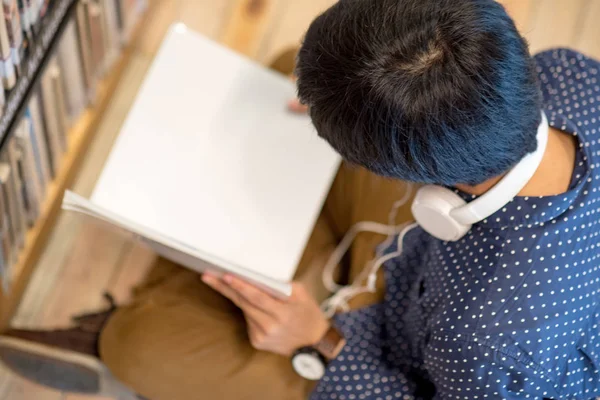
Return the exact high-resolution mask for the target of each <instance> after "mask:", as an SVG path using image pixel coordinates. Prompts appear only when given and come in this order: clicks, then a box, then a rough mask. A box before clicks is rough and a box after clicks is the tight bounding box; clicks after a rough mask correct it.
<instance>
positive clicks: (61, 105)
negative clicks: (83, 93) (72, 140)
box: [46, 60, 71, 153]
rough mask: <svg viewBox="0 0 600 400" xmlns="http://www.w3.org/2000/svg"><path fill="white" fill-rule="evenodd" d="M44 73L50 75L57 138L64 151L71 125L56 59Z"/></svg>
mask: <svg viewBox="0 0 600 400" xmlns="http://www.w3.org/2000/svg"><path fill="white" fill-rule="evenodd" d="M46 73H47V74H48V75H50V81H51V83H52V101H53V102H54V106H55V110H56V118H57V121H58V133H59V135H58V139H59V141H60V147H61V150H62V152H63V153H65V152H66V151H67V148H68V147H69V141H68V137H67V134H68V132H69V129H70V128H71V126H70V123H69V117H68V114H67V108H66V105H65V89H64V87H63V81H62V73H61V71H60V68H59V66H58V63H57V62H56V60H53V62H52V63H51V64H50V65H49V67H48V71H47V72H46Z"/></svg>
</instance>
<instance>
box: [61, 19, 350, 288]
mask: <svg viewBox="0 0 600 400" xmlns="http://www.w3.org/2000/svg"><path fill="white" fill-rule="evenodd" d="M294 95H295V87H294V85H293V83H292V82H291V81H290V80H289V79H288V77H285V76H281V75H279V74H277V73H275V72H273V71H270V70H267V69H266V68H264V67H262V66H260V65H257V64H255V63H253V62H252V61H250V60H247V59H245V58H243V57H240V56H239V55H237V54H235V53H233V52H232V51H230V50H228V49H226V48H224V47H222V46H220V45H218V44H216V43H214V42H212V41H210V40H208V39H206V38H204V37H203V36H201V35H199V34H196V33H194V32H191V31H189V30H187V29H186V28H185V27H184V26H182V25H175V26H174V27H172V28H171V30H170V32H169V33H168V35H167V37H166V39H165V41H164V42H163V44H162V46H161V49H160V51H159V53H158V55H157V56H156V59H155V60H154V62H153V64H152V66H151V68H150V71H149V72H148V74H147V76H146V78H145V80H144V83H143V84H142V87H141V89H140V91H139V93H138V96H137V98H136V100H135V103H134V105H133V107H132V109H131V111H130V112H129V115H128V117H127V119H126V121H125V123H124V125H123V128H122V129H121V132H120V133H119V136H118V138H117V140H116V142H115V144H114V147H113V149H112V151H111V153H110V155H109V158H108V160H107V162H106V164H105V166H104V168H103V171H102V174H101V176H100V178H99V180H98V182H97V184H96V186H95V188H94V191H93V194H92V196H91V197H90V199H86V198H83V197H81V196H79V195H76V194H74V193H71V192H67V193H66V195H65V197H64V201H63V208H64V209H66V210H72V211H76V212H79V213H82V214H86V215H89V216H91V217H94V218H96V219H99V220H102V221H105V222H108V223H110V224H112V225H114V226H115V227H118V228H120V229H122V230H125V231H127V232H130V233H131V234H133V235H135V236H137V237H139V238H140V239H142V240H143V241H144V242H146V243H147V244H148V245H150V246H151V247H152V248H153V249H154V250H155V251H157V252H158V253H159V254H161V255H162V256H164V257H166V258H169V259H172V260H173V261H175V262H178V263H180V264H182V265H184V266H186V267H188V268H191V269H193V270H197V271H203V270H206V269H210V270H214V271H215V272H217V273H219V272H223V271H227V272H230V273H233V274H236V275H238V276H240V277H242V278H244V279H247V280H249V281H251V282H254V283H256V284H258V285H260V286H262V287H264V288H268V289H270V290H272V291H273V292H275V293H278V294H282V295H289V293H290V291H291V286H290V284H289V283H290V281H291V280H292V278H293V276H294V273H295V271H296V267H297V264H298V262H299V260H300V257H301V256H302V253H303V251H304V247H305V245H306V242H307V240H308V237H309V235H310V233H311V232H312V229H313V226H314V223H315V220H316V218H317V216H318V214H319V212H320V210H321V207H322V205H323V202H324V199H325V197H326V195H327V193H328V190H329V188H330V185H331V182H332V180H333V177H334V176H335V173H336V171H337V168H338V166H339V162H340V159H339V157H338V155H337V154H336V153H335V152H334V151H333V150H332V149H331V148H330V147H329V145H328V144H327V143H326V142H325V141H323V140H322V139H320V138H319V137H318V135H317V134H316V132H315V131H314V128H313V127H312V125H311V122H310V119H309V118H308V117H307V116H305V115H294V114H292V113H290V112H288V111H287V110H286V104H287V101H288V100H289V99H290V98H292V97H293V96H294Z"/></svg>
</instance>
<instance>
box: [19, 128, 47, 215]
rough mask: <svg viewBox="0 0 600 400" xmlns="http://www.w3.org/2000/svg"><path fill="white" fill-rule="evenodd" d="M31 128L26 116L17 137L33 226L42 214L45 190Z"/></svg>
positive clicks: (27, 206) (26, 200)
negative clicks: (38, 168) (35, 153)
mask: <svg viewBox="0 0 600 400" xmlns="http://www.w3.org/2000/svg"><path fill="white" fill-rule="evenodd" d="M30 130H31V129H30V126H29V120H28V119H26V118H24V119H23V120H21V122H20V125H19V127H18V128H17V132H15V138H16V143H17V146H18V148H19V151H20V155H21V157H20V162H21V164H20V172H21V181H22V182H23V198H24V204H25V209H26V215H27V222H28V225H29V226H33V225H34V224H35V221H36V220H37V218H38V217H39V215H40V209H41V204H42V200H43V198H42V192H43V190H42V185H41V182H40V178H39V177H38V175H37V169H36V166H35V159H34V151H33V145H32V143H31V136H30V134H29V132H30Z"/></svg>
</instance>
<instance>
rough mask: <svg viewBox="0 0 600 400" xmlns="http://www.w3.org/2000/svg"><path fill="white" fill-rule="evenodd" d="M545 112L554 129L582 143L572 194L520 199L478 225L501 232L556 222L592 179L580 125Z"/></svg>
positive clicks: (468, 196) (470, 198)
mask: <svg viewBox="0 0 600 400" xmlns="http://www.w3.org/2000/svg"><path fill="white" fill-rule="evenodd" d="M545 112H546V116H547V117H548V123H549V125H550V126H551V127H553V128H555V129H559V130H561V131H564V132H567V133H571V134H573V135H574V136H575V137H576V139H577V140H578V142H579V147H578V148H577V154H576V158H575V169H574V170H573V176H572V178H571V184H570V186H569V190H568V191H567V192H565V193H561V194H559V195H555V196H534V197H532V196H517V197H515V198H513V199H512V200H511V201H510V202H509V203H508V204H506V206H504V207H503V208H501V209H500V210H498V211H497V212H495V213H494V214H492V215H490V216H489V217H488V218H486V219H484V220H483V221H481V222H479V223H478V224H479V225H482V226H487V227H490V228H500V229H502V228H509V227H519V226H533V225H539V224H543V223H545V222H548V221H551V220H553V219H556V218H557V217H559V216H560V215H561V214H563V213H564V212H565V211H567V210H568V209H569V207H570V206H571V204H572V203H573V202H574V201H575V199H576V198H577V196H578V195H579V192H580V191H581V188H582V187H583V186H585V183H586V182H587V181H588V180H589V179H590V174H591V168H590V154H589V147H588V146H586V141H585V135H582V134H581V131H580V129H579V128H578V127H577V125H576V124H575V123H573V122H572V121H571V120H569V119H568V118H567V117H566V116H564V115H563V114H559V113H557V112H555V111H548V110H546V111H545ZM456 193H458V194H459V195H460V196H461V197H462V198H463V199H464V200H465V201H467V202H471V201H473V200H475V199H476V198H477V197H478V196H475V195H471V194H468V193H465V192H462V191H460V190H458V189H456Z"/></svg>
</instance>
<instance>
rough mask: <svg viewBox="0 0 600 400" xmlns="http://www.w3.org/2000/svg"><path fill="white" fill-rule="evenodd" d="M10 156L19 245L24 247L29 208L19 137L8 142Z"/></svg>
mask: <svg viewBox="0 0 600 400" xmlns="http://www.w3.org/2000/svg"><path fill="white" fill-rule="evenodd" d="M8 156H9V160H10V165H11V168H12V171H13V173H12V178H13V179H12V181H13V186H14V196H15V198H16V205H17V212H18V223H19V228H20V231H21V241H20V242H19V247H23V245H24V243H25V234H26V233H27V226H28V225H27V208H26V207H25V197H24V196H23V194H24V192H25V182H23V179H22V176H23V172H22V164H21V158H22V155H21V151H20V150H19V148H18V146H17V139H16V138H15V137H14V136H13V137H11V138H10V139H9V142H8Z"/></svg>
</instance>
